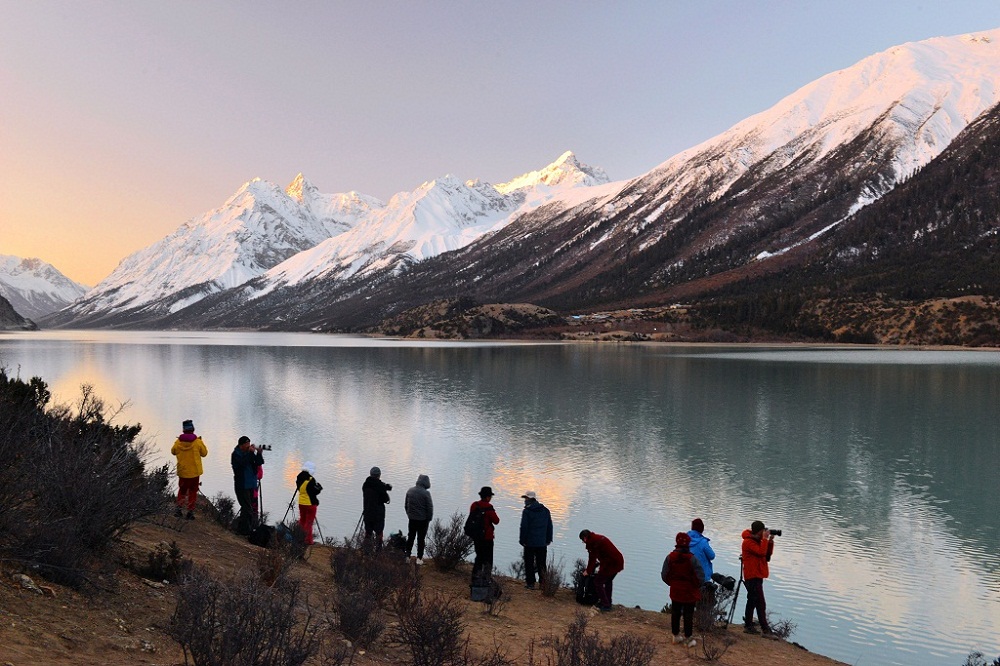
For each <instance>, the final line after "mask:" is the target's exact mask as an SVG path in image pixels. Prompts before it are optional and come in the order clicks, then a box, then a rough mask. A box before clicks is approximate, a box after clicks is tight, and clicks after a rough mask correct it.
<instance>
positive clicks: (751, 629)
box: [743, 624, 760, 634]
mask: <svg viewBox="0 0 1000 666" xmlns="http://www.w3.org/2000/svg"><path fill="white" fill-rule="evenodd" d="M743 633H744V634H759V633H760V631H758V630H757V627H755V626H753V625H752V624H745V625H743Z"/></svg>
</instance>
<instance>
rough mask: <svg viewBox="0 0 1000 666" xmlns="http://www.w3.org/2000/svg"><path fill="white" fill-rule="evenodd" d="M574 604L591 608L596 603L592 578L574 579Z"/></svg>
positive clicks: (595, 592)
mask: <svg viewBox="0 0 1000 666" xmlns="http://www.w3.org/2000/svg"><path fill="white" fill-rule="evenodd" d="M576 603H578V604H583V605H584V606H592V605H594V604H596V603H597V591H596V590H594V577H593V576H583V575H581V576H579V577H578V578H577V579H576Z"/></svg>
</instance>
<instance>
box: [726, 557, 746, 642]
mask: <svg viewBox="0 0 1000 666" xmlns="http://www.w3.org/2000/svg"><path fill="white" fill-rule="evenodd" d="M742 585H743V556H742V555H740V580H739V582H737V583H736V593H735V594H733V604H732V605H731V606H730V607H729V615H728V616H726V626H727V627H728V626H729V625H731V624H732V623H733V616H734V615H735V614H736V603H737V602H738V601H739V600H740V586H742Z"/></svg>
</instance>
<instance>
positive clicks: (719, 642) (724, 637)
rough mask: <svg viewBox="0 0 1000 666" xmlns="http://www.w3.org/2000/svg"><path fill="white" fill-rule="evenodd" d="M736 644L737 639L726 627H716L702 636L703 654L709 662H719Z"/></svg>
mask: <svg viewBox="0 0 1000 666" xmlns="http://www.w3.org/2000/svg"><path fill="white" fill-rule="evenodd" d="M734 643H736V637H735V636H733V635H732V634H731V633H729V630H728V629H727V628H726V627H725V626H720V625H715V626H714V627H712V628H711V629H710V630H709V631H704V632H702V634H701V652H702V654H704V655H705V659H707V660H708V661H718V660H719V659H721V658H722V655H724V654H726V652H727V651H728V650H729V648H730V647H732V646H733V644H734Z"/></svg>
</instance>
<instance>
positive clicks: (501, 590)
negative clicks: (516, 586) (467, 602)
mask: <svg viewBox="0 0 1000 666" xmlns="http://www.w3.org/2000/svg"><path fill="white" fill-rule="evenodd" d="M506 580H507V579H504V578H503V577H502V576H500V574H499V572H497V571H494V572H493V575H492V576H490V580H489V586H490V591H489V592H488V593H487V595H486V598H485V599H483V601H482V604H483V611H484V612H485V613H487V614H489V615H493V616H494V617H495V616H498V615H500V613H502V612H503V609H504V608H506V607H507V604H508V603H509V602H510V591H508V590H507V584H506Z"/></svg>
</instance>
